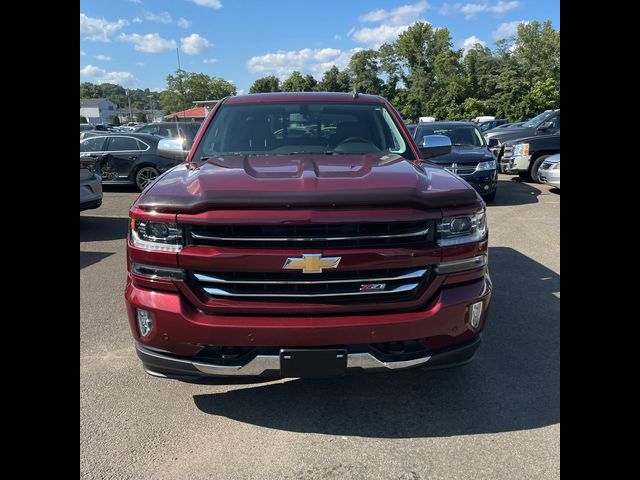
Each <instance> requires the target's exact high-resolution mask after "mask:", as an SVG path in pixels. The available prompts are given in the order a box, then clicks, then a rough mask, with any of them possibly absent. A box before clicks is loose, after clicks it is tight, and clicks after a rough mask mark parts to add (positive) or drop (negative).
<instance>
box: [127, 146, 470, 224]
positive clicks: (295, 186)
mask: <svg viewBox="0 0 640 480" xmlns="http://www.w3.org/2000/svg"><path fill="white" fill-rule="evenodd" d="M481 201H482V200H481V199H480V197H479V196H478V195H477V193H476V191H475V190H474V189H473V188H471V187H470V186H469V185H468V184H467V183H466V182H464V181H463V180H461V179H460V178H459V177H457V176H455V175H453V174H451V173H449V172H447V171H446V170H444V169H442V168H440V167H435V166H433V165H428V164H425V163H423V162H420V163H417V162H416V163H414V162H410V161H408V160H405V159H404V158H403V157H401V156H399V155H396V154H383V153H375V154H363V155H324V154H318V155H316V154H313V155H308V154H306V155H231V156H220V157H215V158H211V159H209V160H207V161H205V162H204V163H202V164H200V165H199V166H194V164H190V165H187V164H182V165H178V166H177V167H174V168H173V169H171V170H169V171H168V172H166V173H165V174H164V175H162V176H161V177H159V178H158V180H157V181H156V182H155V183H154V184H153V185H152V186H151V187H150V188H148V189H147V190H145V191H144V192H143V193H142V194H141V195H140V197H138V200H137V201H136V203H135V204H134V205H135V206H137V207H139V208H142V209H145V210H154V211H158V212H167V213H198V212H201V211H205V210H209V209H213V208H249V207H251V208H253V209H255V208H263V207H265V208H293V207H340V206H367V207H369V206H372V205H384V206H391V205H414V206H418V207H423V208H442V207H454V206H459V205H469V204H474V203H478V204H479V203H481Z"/></svg>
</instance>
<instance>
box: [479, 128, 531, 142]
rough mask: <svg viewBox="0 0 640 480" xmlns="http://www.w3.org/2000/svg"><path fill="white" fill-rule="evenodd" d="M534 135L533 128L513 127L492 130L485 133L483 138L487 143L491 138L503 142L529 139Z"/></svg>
mask: <svg viewBox="0 0 640 480" xmlns="http://www.w3.org/2000/svg"><path fill="white" fill-rule="evenodd" d="M535 134H536V129H535V127H527V128H524V127H515V128H494V129H493V130H490V131H488V132H486V133H485V138H486V139H487V141H489V140H490V139H492V138H495V139H496V140H499V141H500V142H504V141H505V140H513V139H516V138H522V137H530V136H532V135H535Z"/></svg>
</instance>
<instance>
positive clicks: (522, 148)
mask: <svg viewBox="0 0 640 480" xmlns="http://www.w3.org/2000/svg"><path fill="white" fill-rule="evenodd" d="M513 155H514V156H516V157H522V156H523V155H529V144H528V143H518V144H516V146H515V147H514V148H513Z"/></svg>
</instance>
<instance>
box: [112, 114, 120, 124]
mask: <svg viewBox="0 0 640 480" xmlns="http://www.w3.org/2000/svg"><path fill="white" fill-rule="evenodd" d="M111 123H113V124H114V125H115V126H116V127H117V126H118V125H120V118H119V117H118V116H117V115H114V116H113V117H111Z"/></svg>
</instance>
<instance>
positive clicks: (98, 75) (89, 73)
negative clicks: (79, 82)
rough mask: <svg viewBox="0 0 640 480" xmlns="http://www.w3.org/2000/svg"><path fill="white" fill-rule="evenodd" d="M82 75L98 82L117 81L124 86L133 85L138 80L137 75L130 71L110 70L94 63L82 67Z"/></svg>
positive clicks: (117, 83)
mask: <svg viewBox="0 0 640 480" xmlns="http://www.w3.org/2000/svg"><path fill="white" fill-rule="evenodd" d="M80 76H81V77H87V78H89V79H90V80H93V81H95V82H96V83H115V84H116V85H122V86H123V87H127V86H131V85H133V84H134V83H135V82H136V77H134V76H133V74H132V73H130V72H108V71H106V70H105V69H104V68H100V67H96V66H94V65H87V66H86V67H84V68H81V69H80Z"/></svg>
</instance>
